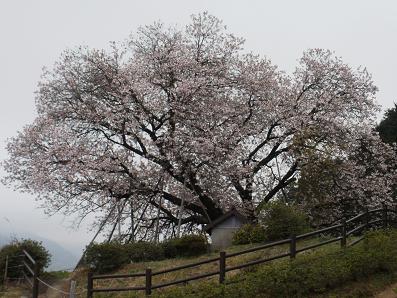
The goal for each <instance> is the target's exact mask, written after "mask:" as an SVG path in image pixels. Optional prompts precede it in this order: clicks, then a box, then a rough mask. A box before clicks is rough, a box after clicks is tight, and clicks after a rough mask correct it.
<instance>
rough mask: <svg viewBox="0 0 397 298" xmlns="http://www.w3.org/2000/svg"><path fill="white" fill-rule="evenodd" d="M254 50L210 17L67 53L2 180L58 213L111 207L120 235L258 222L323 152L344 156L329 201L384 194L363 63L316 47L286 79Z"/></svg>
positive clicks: (364, 200) (108, 218) (385, 159)
mask: <svg viewBox="0 0 397 298" xmlns="http://www.w3.org/2000/svg"><path fill="white" fill-rule="evenodd" d="M243 45H244V41H243V39H242V38H239V37H236V36H234V35H233V34H230V33H229V32H228V31H227V30H226V28H225V27H224V26H223V24H222V22H221V21H220V20H219V19H217V18H215V17H213V16H211V15H208V14H206V13H204V14H200V15H196V16H192V20H191V23H190V24H189V25H187V26H186V27H185V28H176V27H171V28H170V27H166V26H165V25H163V24H161V23H155V24H153V25H150V26H145V27H142V28H141V29H139V30H138V32H137V33H136V34H135V35H132V36H131V37H130V38H129V40H128V41H127V42H125V43H122V44H116V43H113V44H112V50H110V51H105V50H96V49H89V48H86V47H81V48H78V49H75V50H67V51H65V52H64V53H63V55H62V57H61V58H60V59H59V61H58V62H57V63H56V64H55V66H54V67H53V69H51V70H47V71H45V72H44V74H43V77H42V79H41V81H40V83H39V89H38V91H37V96H36V106H37V112H38V116H37V119H36V120H35V121H34V122H33V123H32V124H30V125H28V126H27V127H26V128H25V129H24V130H23V131H21V132H20V133H19V134H18V135H17V136H16V137H15V138H13V139H12V140H11V141H10V142H9V144H8V147H7V149H8V152H9V159H8V160H6V161H5V162H4V167H5V170H6V171H7V173H8V176H7V178H6V179H5V182H6V183H11V184H14V185H16V186H17V187H18V188H19V189H22V190H24V191H28V192H31V193H33V194H35V195H36V196H37V198H38V199H39V200H41V201H42V202H43V206H44V207H45V208H46V209H47V211H48V212H64V213H66V214H78V215H79V216H80V218H83V217H84V216H86V215H87V214H88V213H90V212H100V213H99V214H101V215H100V216H99V217H98V223H104V222H111V223H114V224H113V225H112V226H111V228H110V229H111V230H112V231H114V229H115V228H116V224H115V223H116V222H118V221H120V220H121V222H124V223H125V225H123V227H124V228H125V231H124V232H123V233H124V234H125V235H129V236H128V237H129V240H131V239H132V240H133V239H135V237H141V238H150V237H153V233H155V231H161V232H162V233H163V234H164V235H168V234H172V233H174V232H175V227H176V226H177V225H178V222H180V223H181V224H182V228H183V229H184V230H191V229H195V228H197V227H199V226H200V225H201V224H206V223H209V222H211V221H212V220H214V219H216V218H217V217H219V216H220V215H222V214H223V213H224V212H226V211H227V210H228V209H229V208H231V207H232V206H233V207H235V208H238V209H239V210H240V211H241V212H243V213H245V214H246V215H247V216H248V217H249V218H255V217H256V216H257V212H258V210H260V208H261V207H263V206H264V204H266V203H267V202H269V201H271V200H275V199H277V197H278V196H279V195H280V192H281V191H282V190H283V189H284V188H285V187H287V186H288V185H290V184H291V183H292V182H294V181H295V180H296V179H297V178H298V177H299V175H300V172H301V170H302V169H304V168H305V167H306V166H308V165H309V164H312V163H313V162H315V160H313V158H312V156H313V154H314V153H315V154H316V155H317V156H320V157H321V156H324V157H327V158H335V159H336V158H337V159H338V160H341V161H343V162H342V163H341V164H342V166H341V167H340V168H339V176H338V179H337V180H336V181H335V191H334V192H333V196H332V197H328V198H327V200H330V201H340V200H355V201H356V202H357V204H359V205H360V204H361V205H363V204H377V203H379V202H380V201H387V200H388V198H389V193H390V181H391V180H394V179H395V177H396V173H395V170H394V169H395V167H394V168H393V166H392V165H394V164H395V163H396V160H395V156H394V155H393V154H392V152H393V150H392V149H391V148H390V146H388V145H386V144H384V143H382V142H381V141H380V139H379V136H378V135H377V133H376V132H374V129H373V128H374V125H375V114H376V112H377V111H378V106H377V104H376V103H375V94H376V90H377V88H376V87H375V86H374V84H373V82H372V79H371V76H370V75H369V74H368V72H367V71H366V69H365V68H359V69H353V68H351V67H350V66H349V65H347V64H345V63H344V62H343V61H342V60H341V59H340V58H339V57H336V56H335V55H334V54H333V53H332V52H331V51H328V50H321V49H312V50H308V51H306V52H304V53H303V56H302V58H301V59H300V60H299V63H298V66H297V67H296V69H295V71H294V72H293V73H292V74H286V73H285V72H283V71H280V70H279V69H278V68H277V67H276V66H275V65H274V64H272V63H271V61H270V60H269V59H267V58H264V57H260V56H259V55H255V54H252V53H247V52H246V51H245V50H244V49H243ZM369 157H371V158H369ZM318 160H321V158H319V159H318ZM363 161H364V162H363ZM367 161H368V162H367ZM335 212H336V213H338V212H340V210H336V211H335Z"/></svg>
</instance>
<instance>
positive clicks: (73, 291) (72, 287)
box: [69, 280, 76, 298]
mask: <svg viewBox="0 0 397 298" xmlns="http://www.w3.org/2000/svg"><path fill="white" fill-rule="evenodd" d="M69 298H76V281H75V280H71V281H70V288H69Z"/></svg>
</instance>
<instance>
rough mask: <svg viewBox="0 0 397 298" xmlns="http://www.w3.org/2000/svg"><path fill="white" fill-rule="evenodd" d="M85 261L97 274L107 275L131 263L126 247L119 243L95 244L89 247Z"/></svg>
mask: <svg viewBox="0 0 397 298" xmlns="http://www.w3.org/2000/svg"><path fill="white" fill-rule="evenodd" d="M85 261H86V263H87V265H88V266H89V267H91V268H92V269H93V270H94V271H95V272H98V273H106V272H109V271H113V270H116V269H118V268H120V267H121V266H122V265H124V264H126V263H128V262H129V259H128V254H127V250H126V246H125V245H123V244H120V243H117V242H110V243H94V244H91V245H90V246H88V247H87V249H86V252H85Z"/></svg>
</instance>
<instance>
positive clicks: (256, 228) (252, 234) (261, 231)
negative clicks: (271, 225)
mask: <svg viewBox="0 0 397 298" xmlns="http://www.w3.org/2000/svg"><path fill="white" fill-rule="evenodd" d="M265 240H266V231H265V228H264V227H262V226H261V225H253V224H245V225H243V226H242V227H241V228H239V229H238V230H237V231H236V232H235V233H234V234H233V241H232V243H233V244H235V245H237V244H249V243H259V242H264V241H265Z"/></svg>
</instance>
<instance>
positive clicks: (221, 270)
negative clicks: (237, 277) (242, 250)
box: [219, 251, 226, 284]
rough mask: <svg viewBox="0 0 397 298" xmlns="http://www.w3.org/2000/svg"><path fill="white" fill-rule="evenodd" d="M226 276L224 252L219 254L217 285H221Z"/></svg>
mask: <svg viewBox="0 0 397 298" xmlns="http://www.w3.org/2000/svg"><path fill="white" fill-rule="evenodd" d="M225 275H226V252H224V251H221V252H220V253H219V283H220V284H223V283H224V282H225Z"/></svg>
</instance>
